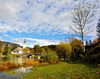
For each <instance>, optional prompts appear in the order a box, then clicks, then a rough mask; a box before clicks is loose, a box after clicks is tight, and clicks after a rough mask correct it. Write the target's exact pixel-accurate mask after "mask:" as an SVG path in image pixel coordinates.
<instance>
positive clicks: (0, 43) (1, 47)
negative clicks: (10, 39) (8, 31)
mask: <svg viewBox="0 0 100 79" xmlns="http://www.w3.org/2000/svg"><path fill="white" fill-rule="evenodd" d="M2 52H3V46H2V42H1V41H0V53H2Z"/></svg>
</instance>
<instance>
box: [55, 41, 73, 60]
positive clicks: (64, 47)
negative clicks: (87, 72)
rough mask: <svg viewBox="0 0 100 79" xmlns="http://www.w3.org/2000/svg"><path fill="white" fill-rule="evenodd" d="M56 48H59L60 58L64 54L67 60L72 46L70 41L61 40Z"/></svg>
mask: <svg viewBox="0 0 100 79" xmlns="http://www.w3.org/2000/svg"><path fill="white" fill-rule="evenodd" d="M56 50H57V54H58V56H59V58H60V57H61V56H63V58H64V60H65V58H66V57H68V56H69V55H70V54H71V51H72V48H71V45H70V44H69V43H64V42H60V44H59V45H57V49H56Z"/></svg>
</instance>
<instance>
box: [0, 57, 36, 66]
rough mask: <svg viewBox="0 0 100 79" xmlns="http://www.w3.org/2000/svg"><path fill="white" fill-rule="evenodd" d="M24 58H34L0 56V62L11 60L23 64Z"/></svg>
mask: <svg viewBox="0 0 100 79" xmlns="http://www.w3.org/2000/svg"><path fill="white" fill-rule="evenodd" d="M25 60H34V58H25V57H0V63H3V62H7V61H11V62H15V63H19V64H21V65H22V64H23V63H24V62H25Z"/></svg>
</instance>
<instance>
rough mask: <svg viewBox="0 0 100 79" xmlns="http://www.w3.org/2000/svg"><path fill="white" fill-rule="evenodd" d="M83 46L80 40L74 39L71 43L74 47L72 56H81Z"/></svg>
mask: <svg viewBox="0 0 100 79" xmlns="http://www.w3.org/2000/svg"><path fill="white" fill-rule="evenodd" d="M81 44H82V43H81V41H79V40H78V39H74V40H73V41H72V42H71V46H72V56H74V57H78V56H79V54H80V53H81V51H82V46H81Z"/></svg>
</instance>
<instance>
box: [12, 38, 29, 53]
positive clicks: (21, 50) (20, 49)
mask: <svg viewBox="0 0 100 79" xmlns="http://www.w3.org/2000/svg"><path fill="white" fill-rule="evenodd" d="M25 48H26V39H24V42H23V48H21V47H17V48H16V49H14V50H13V51H11V54H22V53H25V51H23V49H25ZM28 53H29V51H28Z"/></svg>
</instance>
